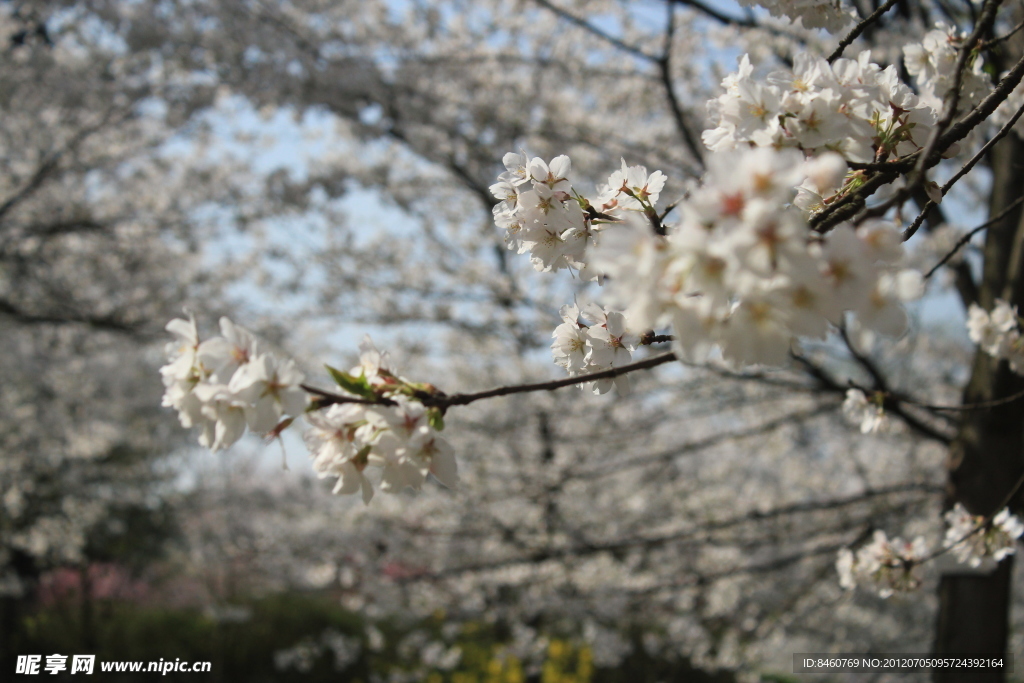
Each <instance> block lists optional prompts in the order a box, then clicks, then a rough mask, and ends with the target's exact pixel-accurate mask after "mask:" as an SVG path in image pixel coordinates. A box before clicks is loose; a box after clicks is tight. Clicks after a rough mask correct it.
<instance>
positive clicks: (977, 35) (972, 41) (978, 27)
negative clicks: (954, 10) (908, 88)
mask: <svg viewBox="0 0 1024 683" xmlns="http://www.w3.org/2000/svg"><path fill="white" fill-rule="evenodd" d="M1000 4H1002V0H985V4H984V6H983V7H982V8H981V17H980V18H979V19H978V23H977V24H975V26H974V30H973V31H972V32H971V35H969V36H968V37H967V39H966V40H964V42H963V44H962V45H961V46H960V54H959V55H958V56H957V61H956V69H955V70H954V72H953V85H952V87H950V89H949V92H947V93H946V96H945V97H944V98H943V102H942V115H941V116H940V117H939V120H938V122H936V124H935V127H934V128H933V129H932V132H931V135H930V136H929V137H928V142H927V143H926V144H925V146H924V152H922V153H921V156H920V157H918V159H917V164H916V165H915V167H914V173H915V174H916V175H915V177H914V178H913V180H912V183H916V184H920V183H921V182H923V180H924V172H925V171H926V170H927V166H926V165H927V164H928V163H929V162H930V161H931V157H932V154H933V153H935V152H936V151H940V152H941V150H937V149H936V147H937V146H938V144H939V140H940V138H941V137H942V133H943V131H945V130H946V128H947V127H949V125H950V124H951V123H953V118H954V117H955V116H956V108H957V106H958V105H959V104H960V88H961V86H962V85H963V80H964V71H966V69H967V62H968V61H969V60H970V58H971V55H972V53H973V52H974V48H975V47H976V46H977V45H978V43H980V42H981V39H982V36H983V35H984V34H985V33H986V32H987V31H988V30H989V29H991V28H992V25H993V24H994V23H995V21H996V12H997V11H998V10H999V5H1000Z"/></svg>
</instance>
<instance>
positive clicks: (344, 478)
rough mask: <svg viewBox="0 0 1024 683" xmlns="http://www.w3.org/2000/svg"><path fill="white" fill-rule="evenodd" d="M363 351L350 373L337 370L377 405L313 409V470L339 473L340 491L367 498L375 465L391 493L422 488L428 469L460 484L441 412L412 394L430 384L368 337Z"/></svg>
mask: <svg viewBox="0 0 1024 683" xmlns="http://www.w3.org/2000/svg"><path fill="white" fill-rule="evenodd" d="M360 350H361V351H362V354H361V356H360V363H359V365H357V366H356V367H355V368H353V369H352V370H351V372H349V373H343V372H340V371H338V370H334V369H331V375H332V376H333V377H334V379H335V380H336V381H337V382H338V384H339V386H340V387H341V388H342V389H344V390H345V391H346V392H347V393H349V394H351V395H352V397H353V399H356V400H359V399H363V400H365V401H373V403H338V404H334V405H331V406H329V407H327V408H323V409H321V410H319V411H315V412H310V413H308V414H307V415H306V421H307V422H309V424H310V426H311V427H310V429H309V430H308V431H307V432H306V435H305V439H306V445H307V447H308V448H309V450H310V452H311V453H312V455H313V469H314V470H316V472H317V474H318V475H319V476H320V478H325V477H337V478H338V481H337V484H336V485H335V487H334V492H335V493H344V494H348V493H356V492H357V491H361V492H362V496H363V501H364V502H366V503H369V502H370V499H371V498H372V497H373V484H372V483H371V481H370V479H369V478H368V477H367V476H366V470H367V468H368V467H373V468H378V469H380V470H381V475H380V489H381V490H382V491H385V492H398V491H402V490H404V489H406V488H412V489H416V490H418V489H420V488H421V487H422V486H423V482H424V481H425V480H426V477H427V474H433V475H434V476H435V477H436V478H437V480H438V481H440V482H441V483H442V484H444V485H445V486H447V487H449V488H454V487H455V486H456V484H457V483H458V473H457V467H456V462H455V455H454V453H453V451H452V448H451V446H450V445H449V444H448V442H447V441H445V440H444V439H443V438H442V437H441V436H440V435H439V434H438V431H439V429H440V428H443V422H442V420H441V415H440V412H439V411H438V410H437V409H436V408H428V407H427V406H425V405H423V403H422V402H420V401H417V400H416V399H415V398H413V396H411V395H410V394H414V393H415V392H417V391H424V390H429V387H427V386H426V385H414V384H412V383H410V382H408V381H407V380H405V379H403V378H401V377H399V376H398V375H397V374H396V373H395V372H394V371H393V370H392V369H391V368H390V363H389V360H388V355H387V354H386V353H381V352H380V351H379V350H378V349H377V348H376V347H375V346H374V345H373V342H372V341H370V338H369V337H367V338H366V339H365V340H364V341H363V343H362V344H361V345H360ZM377 401H386V402H387V403H378V402H377Z"/></svg>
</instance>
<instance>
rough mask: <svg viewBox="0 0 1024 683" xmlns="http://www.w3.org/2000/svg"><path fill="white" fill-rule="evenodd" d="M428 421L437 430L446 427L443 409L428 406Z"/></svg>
mask: <svg viewBox="0 0 1024 683" xmlns="http://www.w3.org/2000/svg"><path fill="white" fill-rule="evenodd" d="M427 422H429V423H430V426H431V427H433V428H434V429H436V430H437V431H439V432H440V431H442V430H443V429H444V415H442V414H441V409H440V408H427Z"/></svg>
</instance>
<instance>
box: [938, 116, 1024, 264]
mask: <svg viewBox="0 0 1024 683" xmlns="http://www.w3.org/2000/svg"><path fill="white" fill-rule="evenodd" d="M1022 111H1024V109H1022ZM1021 203H1024V196H1021V197H1018V198H1017V199H1015V200H1014V201H1013V202H1012V203H1011V204H1010V205H1009V206H1007V207H1006V208H1005V209H1003V210H1002V211H1000V212H999V213H998V214H997V215H995V216H993V217H992V218H990V219H988V220H987V221H985V222H984V223H982V224H981V225H979V226H978V227H976V228H973V229H972V230H971V231H970V232H968V233H967V234H966V235H964V236H963V237H961V238H960V239H959V240H958V241H957V243H956V244H955V245H954V246H953V248H952V249H950V251H949V253H948V254H946V255H945V256H943V257H942V260H941V261H939V262H938V263H936V264H935V265H934V266H932V268H931V270H929V271H928V272H927V273H925V275H924V279H925V280H927V279H928V278H930V277H931V276H932V275H934V274H935V272H936V271H937V270H938V269H939V268H941V267H942V266H944V265H946V263H948V262H949V260H950V259H951V258H953V256H954V255H955V254H956V253H957V252H958V251H960V248H961V247H963V246H964V245H965V244H967V243H968V242H970V241H971V238H972V237H974V236H975V235H976V234H978V233H979V232H981V231H982V230H984V229H985V228H988V227H991V226H992V225H994V224H996V223H998V222H999V221H1001V220H1003V219H1004V218H1006V216H1007V215H1008V214H1009V213H1010V212H1011V211H1013V210H1014V209H1016V208H1017V207H1018V206H1020V205H1021Z"/></svg>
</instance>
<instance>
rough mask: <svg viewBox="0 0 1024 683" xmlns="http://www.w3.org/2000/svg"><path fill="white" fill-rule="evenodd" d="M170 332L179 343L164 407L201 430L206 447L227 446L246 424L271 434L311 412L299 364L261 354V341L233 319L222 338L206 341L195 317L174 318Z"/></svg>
mask: <svg viewBox="0 0 1024 683" xmlns="http://www.w3.org/2000/svg"><path fill="white" fill-rule="evenodd" d="M167 330H168V331H169V332H171V333H172V334H173V335H174V336H175V337H177V340H176V341H174V342H171V343H170V344H168V345H167V347H166V351H167V354H168V356H169V360H170V362H169V363H168V364H167V365H165V366H163V367H162V368H161V369H160V374H161V375H162V376H163V382H164V386H165V387H166V389H165V392H164V397H163V405H164V406H168V407H172V408H174V409H175V410H177V411H178V419H179V420H180V421H181V425H182V426H183V427H186V428H190V427H199V428H200V434H199V443H200V444H201V445H203V446H205V447H207V448H210V449H211V450H214V451H218V450H221V449H224V448H227V447H228V446H230V445H231V444H233V443H235V442H236V441H238V439H240V438H241V437H242V434H243V433H244V432H245V428H246V426H248V427H249V429H251V430H252V431H254V432H258V433H260V434H267V433H271V432H273V431H274V430H275V429H277V428H278V427H279V425H280V424H281V423H282V420H283V419H284V418H285V417H286V416H290V417H291V418H295V417H298V416H299V415H301V414H302V413H303V411H304V410H305V409H306V393H305V392H304V391H303V390H302V389H301V387H300V386H299V385H300V384H301V383H302V380H303V375H302V373H301V372H300V371H299V370H298V368H296V366H295V362H294V361H292V360H290V359H289V360H282V359H281V358H279V357H277V356H276V355H274V354H272V353H270V352H269V351H262V352H261V349H260V348H259V343H258V342H257V340H256V337H254V336H253V334H252V333H251V332H249V331H248V330H246V329H244V328H242V327H240V326H238V325H235V324H234V323H233V322H231V321H230V320H229V319H227V318H221V319H220V330H221V335H220V336H217V337H212V338H210V339H207V340H205V341H200V339H199V331H198V329H197V327H196V321H195V318H193V317H191V316H190V319H189V320H183V319H181V318H176V319H174V320H172V321H171V322H170V323H168V324H167Z"/></svg>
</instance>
